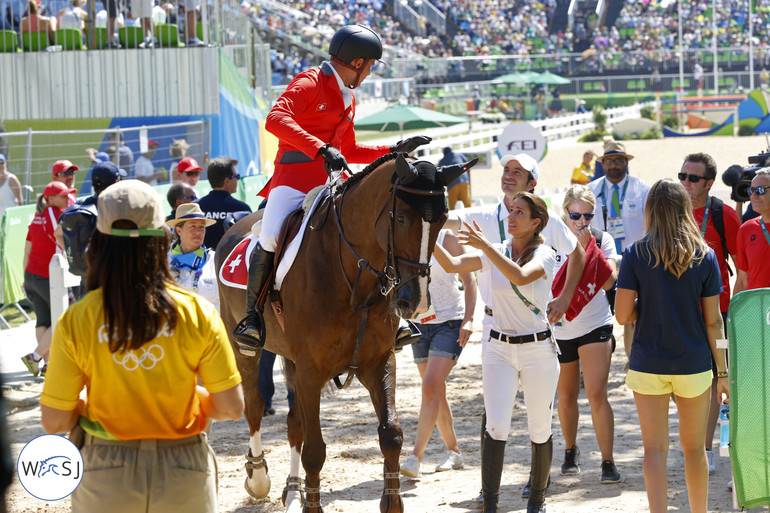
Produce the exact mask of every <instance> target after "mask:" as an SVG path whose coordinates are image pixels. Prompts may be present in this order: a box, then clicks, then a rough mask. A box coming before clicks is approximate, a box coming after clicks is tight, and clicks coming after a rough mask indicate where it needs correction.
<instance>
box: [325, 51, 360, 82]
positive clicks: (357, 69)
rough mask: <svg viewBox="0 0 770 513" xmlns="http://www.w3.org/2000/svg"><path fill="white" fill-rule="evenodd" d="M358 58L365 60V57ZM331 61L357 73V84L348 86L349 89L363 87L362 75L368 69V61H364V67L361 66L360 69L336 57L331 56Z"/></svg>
mask: <svg viewBox="0 0 770 513" xmlns="http://www.w3.org/2000/svg"><path fill="white" fill-rule="evenodd" d="M358 58H363V57H358ZM331 60H332V61H334V62H336V63H337V64H339V65H341V66H344V67H346V68H348V69H349V70H352V71H355V72H356V80H355V82H353V83H352V84H350V85H349V86H348V89H355V88H356V87H358V86H360V85H361V75H362V74H363V73H364V69H366V59H365V60H364V65H363V66H361V67H360V68H356V67H355V66H353V65H352V64H350V63H347V62H344V61H342V60H340V59H338V58H337V57H334V56H333V55H332V56H331Z"/></svg>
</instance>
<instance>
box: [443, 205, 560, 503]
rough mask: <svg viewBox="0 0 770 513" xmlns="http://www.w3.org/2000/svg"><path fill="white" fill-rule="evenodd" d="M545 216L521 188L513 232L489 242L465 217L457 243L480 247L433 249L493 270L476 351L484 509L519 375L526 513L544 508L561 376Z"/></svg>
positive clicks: (473, 267) (447, 264)
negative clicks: (526, 445) (527, 462)
mask: <svg viewBox="0 0 770 513" xmlns="http://www.w3.org/2000/svg"><path fill="white" fill-rule="evenodd" d="M547 223H548V207H547V205H546V204H545V202H544V201H543V200H542V199H540V198H538V197H537V196H535V195H533V194H531V193H528V192H519V193H517V194H516V195H515V196H514V198H513V203H512V208H511V211H510V214H509V217H508V232H509V233H510V234H511V235H512V236H513V239H511V240H509V241H507V242H505V243H502V244H492V243H490V242H489V241H488V240H487V239H486V238H485V237H484V234H483V232H482V231H481V230H480V229H478V225H475V223H474V226H470V225H468V224H467V223H466V225H465V226H466V228H467V231H461V232H459V239H460V242H461V243H462V244H467V245H469V246H472V247H474V248H477V249H480V250H481V251H480V252H474V253H470V254H465V255H461V256H458V257H453V256H451V255H449V254H448V253H447V252H446V251H445V250H444V249H443V248H442V247H441V246H436V248H435V250H434V256H435V257H436V260H438V262H439V264H440V265H441V267H443V268H444V270H445V271H447V272H473V271H478V270H482V269H483V270H491V272H492V275H491V280H490V282H491V289H492V298H493V304H494V308H495V315H494V317H493V329H492V330H490V338H489V341H488V342H487V345H486V348H485V350H484V353H483V355H482V381H483V387H484V407H485V410H486V415H487V424H486V431H485V433H484V442H483V444H482V452H481V488H482V494H483V497H484V512H485V513H496V512H497V502H498V496H499V492H500V480H501V477H502V471H503V459H504V456H505V442H506V440H507V438H508V432H509V430H510V424H511V415H512V413H513V404H514V400H515V397H516V391H517V387H516V385H515V384H517V383H521V387H522V390H523V391H524V402H525V403H526V406H527V424H528V430H529V437H530V441H531V445H532V473H531V478H532V490H531V493H530V496H529V501H528V503H527V513H540V512H545V491H546V487H547V484H548V475H549V472H550V469H551V458H552V455H553V438H552V436H551V435H552V434H551V417H552V415H553V398H554V394H555V393H556V383H557V381H558V379H559V361H558V359H557V358H556V343H555V341H554V340H553V337H552V335H551V331H550V327H549V325H548V319H547V312H546V308H547V305H548V299H549V295H550V292H551V281H552V279H553V269H554V265H555V256H554V252H553V250H552V249H551V248H550V247H548V246H546V245H543V240H544V239H543V237H542V235H541V234H540V232H541V231H542V230H543V228H544V227H545V226H546V224H547Z"/></svg>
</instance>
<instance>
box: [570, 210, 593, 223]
mask: <svg viewBox="0 0 770 513" xmlns="http://www.w3.org/2000/svg"><path fill="white" fill-rule="evenodd" d="M581 217H583V218H585V220H586V221H590V220H591V219H593V218H594V215H593V213H591V214H579V213H577V212H569V218H570V219H572V220H573V221H578V220H579V219H580V218H581Z"/></svg>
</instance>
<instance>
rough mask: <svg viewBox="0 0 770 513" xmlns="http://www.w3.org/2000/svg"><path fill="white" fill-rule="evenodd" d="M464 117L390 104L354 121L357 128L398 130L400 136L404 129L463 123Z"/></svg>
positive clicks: (384, 130) (382, 130)
mask: <svg viewBox="0 0 770 513" xmlns="http://www.w3.org/2000/svg"><path fill="white" fill-rule="evenodd" d="M465 122H466V119H465V118H460V117H457V116H452V115H451V114H444V113H443V112H437V111H435V110H429V109H423V108H421V107H413V106H411V105H401V104H398V105H391V106H390V107H388V108H387V109H385V110H382V111H380V112H377V113H375V114H372V115H370V116H366V117H365V118H363V119H359V120H357V121H356V129H357V130H378V131H380V132H390V131H394V130H398V131H400V132H401V136H402V137H403V135H404V129H407V130H414V129H419V128H434V127H439V126H452V125H458V124H460V123H465Z"/></svg>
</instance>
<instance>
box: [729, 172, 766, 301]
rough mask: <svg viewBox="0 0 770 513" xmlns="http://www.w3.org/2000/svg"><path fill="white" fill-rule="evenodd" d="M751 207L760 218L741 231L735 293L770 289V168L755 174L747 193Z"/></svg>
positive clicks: (753, 220) (752, 220)
mask: <svg viewBox="0 0 770 513" xmlns="http://www.w3.org/2000/svg"><path fill="white" fill-rule="evenodd" d="M746 192H747V193H748V195H749V199H750V201H751V206H752V208H753V209H754V211H755V212H757V213H758V214H759V216H758V217H756V218H754V219H751V220H749V221H747V222H745V223H743V225H742V226H741V228H740V229H739V230H738V259H737V261H736V267H737V268H738V276H737V279H736V280H735V289H734V293H735V294H737V293H738V292H741V291H743V290H750V289H758V288H763V287H770V266H769V265H767V261H768V259H770V233H768V228H767V225H770V194H768V192H770V167H765V168H763V169H759V170H757V171H756V172H755V173H754V178H753V179H752V180H751V187H749V189H748V190H747V191H746Z"/></svg>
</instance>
